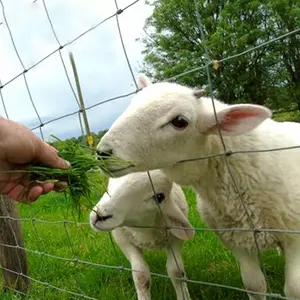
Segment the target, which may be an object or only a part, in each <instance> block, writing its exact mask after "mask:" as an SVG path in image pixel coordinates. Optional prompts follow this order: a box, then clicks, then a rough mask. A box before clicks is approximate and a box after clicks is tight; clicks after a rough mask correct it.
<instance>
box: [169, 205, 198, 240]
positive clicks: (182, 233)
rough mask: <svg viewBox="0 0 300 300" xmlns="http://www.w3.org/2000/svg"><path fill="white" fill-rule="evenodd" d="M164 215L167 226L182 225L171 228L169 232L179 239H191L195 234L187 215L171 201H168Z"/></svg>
mask: <svg viewBox="0 0 300 300" xmlns="http://www.w3.org/2000/svg"><path fill="white" fill-rule="evenodd" d="M166 217H167V221H168V226H169V227H182V229H180V228H172V229H170V232H171V233H172V234H173V235H174V236H176V237H177V238H179V239H181V240H188V239H192V238H193V237H194V235H195V231H194V230H193V227H192V225H191V224H190V222H189V221H188V219H187V217H186V216H185V215H184V214H183V213H182V211H181V210H180V209H179V208H178V207H177V205H175V204H174V203H173V202H171V201H170V202H169V203H168V206H167V209H166Z"/></svg>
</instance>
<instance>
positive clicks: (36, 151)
mask: <svg viewBox="0 0 300 300" xmlns="http://www.w3.org/2000/svg"><path fill="white" fill-rule="evenodd" d="M30 163H40V164H43V165H45V166H49V167H52V168H58V169H67V168H69V167H70V163H69V162H66V161H65V160H63V159H62V158H60V157H59V156H58V155H57V150H56V149H55V148H53V147H52V146H50V145H49V144H47V143H45V142H43V141H42V140H41V139H39V138H38V137H37V136H36V135H35V134H34V133H33V132H32V131H31V130H30V129H28V128H27V127H25V126H23V125H21V124H19V123H16V122H14V121H9V120H6V119H4V118H1V117H0V194H2V195H6V196H8V197H10V198H11V199H13V200H16V201H19V202H33V201H36V200H37V199H38V197H39V196H41V195H43V194H47V193H49V192H51V191H52V190H55V191H60V190H62V189H63V188H64V187H66V183H62V182H58V183H55V184H54V183H52V182H47V183H36V182H30V181H29V179H28V176H27V175H26V173H23V172H5V171H13V170H23V169H25V168H26V165H28V164H30Z"/></svg>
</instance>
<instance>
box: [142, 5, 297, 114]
mask: <svg viewBox="0 0 300 300" xmlns="http://www.w3.org/2000/svg"><path fill="white" fill-rule="evenodd" d="M149 5H152V6H153V7H154V11H153V14H152V16H150V17H149V18H148V19H147V21H146V24H145V31H146V32H147V36H146V38H144V39H142V42H143V43H144V45H145V51H144V54H145V59H144V65H143V70H141V71H143V72H145V73H146V74H148V75H149V76H151V77H152V78H154V79H155V80H158V81H160V80H165V79H167V78H170V77H172V76H175V75H178V74H180V73H182V72H185V71H187V70H190V69H194V68H196V67H201V66H204V65H205V47H206V48H207V49H208V51H209V56H210V59H211V60H220V59H224V58H227V57H230V56H232V55H235V54H237V53H240V52H244V51H247V50H250V49H252V48H254V47H256V46H258V45H260V44H262V43H265V42H267V41H269V40H271V39H273V38H276V37H278V36H280V35H282V34H285V33H287V32H289V31H292V30H295V29H297V28H300V1H299V0H275V1H274V0H264V1H258V0H250V1H249V0H234V1H228V0H227V1H219V0H209V1H198V9H199V14H200V17H201V22H202V24H203V31H204V34H205V39H202V37H201V32H200V29H199V24H198V22H197V18H196V13H195V6H194V1H188V0H156V1H153V2H152V3H151V4H149ZM210 71H211V74H212V83H213V91H214V93H215V95H216V96H217V97H218V98H219V99H221V100H223V101H225V102H226V103H237V102H238V103H242V102H251V103H256V104H264V105H267V106H269V107H270V108H271V109H279V108H284V109H291V108H293V107H294V106H295V105H296V106H297V107H298V109H299V108H300V76H299V74H300V38H299V34H294V35H291V36H288V37H285V38H283V39H281V40H278V41H275V42H273V43H271V44H268V45H266V46H264V47H262V48H259V49H256V50H253V51H251V52H248V53H245V54H244V55H242V56H239V57H236V58H233V59H230V60H226V61H224V62H223V63H221V65H220V67H219V68H217V69H214V68H213V66H212V65H211V66H210ZM177 82H179V83H181V84H186V85H189V86H193V87H199V86H206V85H207V74H206V70H205V69H202V70H200V71H197V72H193V73H189V74H186V75H184V76H181V77H179V78H178V79H177Z"/></svg>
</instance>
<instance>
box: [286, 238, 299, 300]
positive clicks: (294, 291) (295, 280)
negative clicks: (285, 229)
mask: <svg viewBox="0 0 300 300" xmlns="http://www.w3.org/2000/svg"><path fill="white" fill-rule="evenodd" d="M299 249H300V241H299V240H298V241H295V242H294V243H292V244H290V243H289V245H287V246H285V247H284V255H285V284H284V294H285V296H286V297H287V298H292V299H300V285H299V282H300V254H299Z"/></svg>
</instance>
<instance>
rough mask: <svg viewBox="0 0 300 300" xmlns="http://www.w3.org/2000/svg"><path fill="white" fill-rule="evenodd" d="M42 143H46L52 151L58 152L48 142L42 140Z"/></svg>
mask: <svg viewBox="0 0 300 300" xmlns="http://www.w3.org/2000/svg"><path fill="white" fill-rule="evenodd" d="M44 143H45V144H46V145H48V146H49V147H50V148H51V150H53V151H54V152H56V153H57V152H58V150H57V149H56V148H54V147H53V146H52V145H50V144H48V143H47V142H45V141H44Z"/></svg>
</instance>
